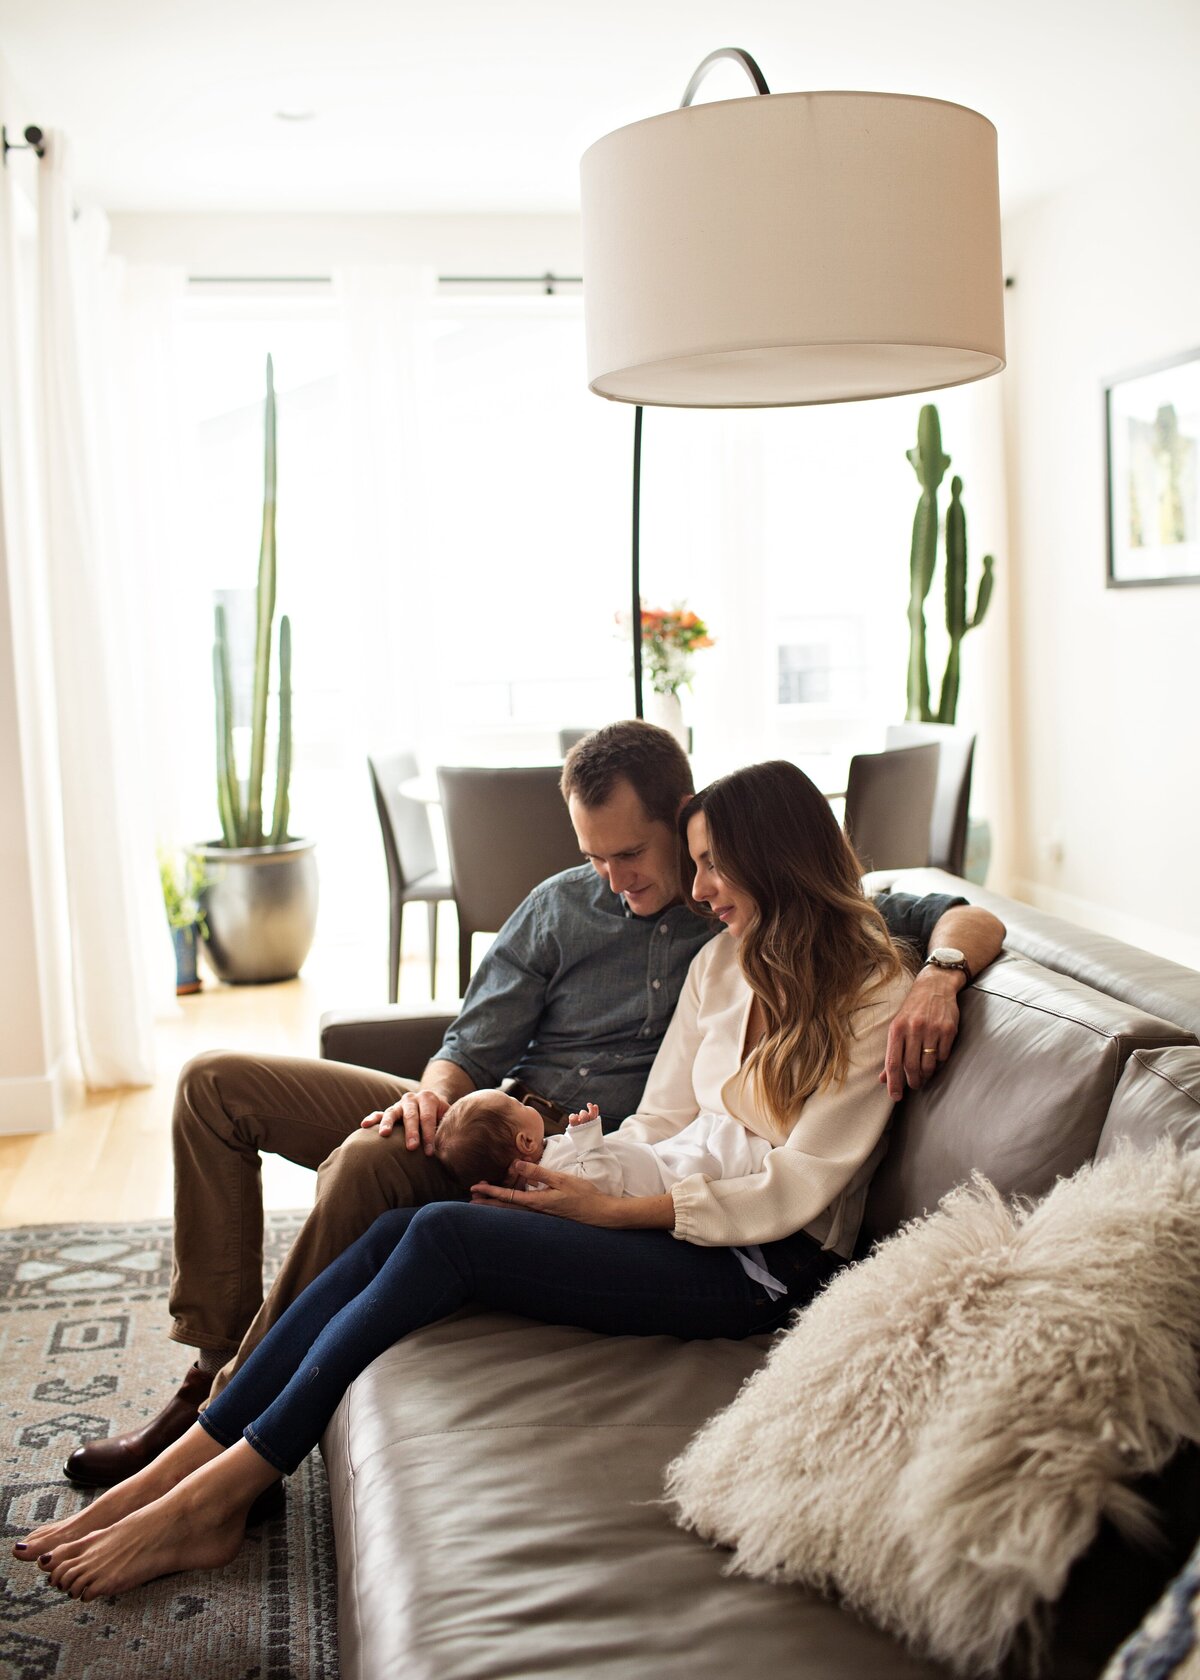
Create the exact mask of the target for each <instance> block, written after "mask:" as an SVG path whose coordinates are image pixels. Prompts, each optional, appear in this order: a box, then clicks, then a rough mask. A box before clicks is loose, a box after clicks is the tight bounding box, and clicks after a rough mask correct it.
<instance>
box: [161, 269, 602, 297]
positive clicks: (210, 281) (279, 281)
mask: <svg viewBox="0 0 1200 1680" xmlns="http://www.w3.org/2000/svg"><path fill="white" fill-rule="evenodd" d="M188 284H189V285H191V286H329V285H332V284H333V277H332V275H329V274H189V275H188ZM582 284H583V276H582V275H581V274H551V273H546V274H439V275H438V285H439V286H544V287H545V290H546V296H547V297H553V296H554V288H555V287H556V286H582Z"/></svg>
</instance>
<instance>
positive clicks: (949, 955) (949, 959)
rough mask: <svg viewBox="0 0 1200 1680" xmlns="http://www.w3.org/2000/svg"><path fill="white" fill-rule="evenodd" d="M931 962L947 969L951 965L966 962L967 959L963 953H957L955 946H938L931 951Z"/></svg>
mask: <svg viewBox="0 0 1200 1680" xmlns="http://www.w3.org/2000/svg"><path fill="white" fill-rule="evenodd" d="M929 960H930V962H932V963H940V964H941V965H942V966H943V967H946V966H949V965H951V964H955V963H960V962H965V961H966V958H965V957H964V956H963V954H962V952H961V951H956V950H955V948H954V946H953V945H938V946H936V947H935V948H934V949H933V950H932V951H930V953H929Z"/></svg>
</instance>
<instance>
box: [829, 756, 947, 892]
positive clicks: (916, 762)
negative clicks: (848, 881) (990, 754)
mask: <svg viewBox="0 0 1200 1680" xmlns="http://www.w3.org/2000/svg"><path fill="white" fill-rule="evenodd" d="M938 752H939V749H938V746H937V744H936V743H935V742H932V741H931V742H929V743H928V744H927V745H925V746H920V747H901V748H898V749H897V750H895V751H892V752H880V753H856V754H855V756H854V757H853V758H852V759H851V760H850V774H849V777H848V779H847V782H846V814H845V819H844V821H845V828H846V833H847V835H848V836H849V839H850V844H851V845H852V846H853V847H854V850H855V851H856V852H857V854H858V860H859V862H860V863H861V865H862V870H863V874H864V875H865V874H866V873H867V872H868V871H869V870H872V869H915V868H920V867H921V866H923V865H925V864H927V863H928V862H929V824H930V819H931V817H932V815H933V796H934V790H935V788H936V786H937V775H938Z"/></svg>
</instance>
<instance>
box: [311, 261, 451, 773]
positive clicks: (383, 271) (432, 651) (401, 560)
mask: <svg viewBox="0 0 1200 1680" xmlns="http://www.w3.org/2000/svg"><path fill="white" fill-rule="evenodd" d="M333 278H334V289H335V293H336V295H337V298H338V301H339V303H340V305H341V310H342V318H343V321H344V324H345V335H346V336H345V344H346V371H345V378H344V380H343V384H342V395H343V420H344V424H343V438H344V440H345V446H346V450H347V471H348V480H349V490H350V497H349V505H348V509H347V512H348V519H347V539H348V540H347V545H346V552H345V554H344V555H342V556H340V557H339V566H338V570H339V592H340V593H342V594H344V595H346V596H348V598H349V599H350V600H352V601H354V602H355V603H356V614H355V620H356V628H355V638H356V642H357V646H356V647H355V648H354V649H353V650H349V649H348V650H347V652H348V653H349V654H350V657H349V658H348V660H347V663H346V666H345V669H346V670H347V671H348V672H349V671H352V672H353V673H354V676H353V679H352V680H353V683H354V686H355V688H356V691H357V692H356V694H355V697H354V703H353V704H352V707H351V711H352V714H353V715H354V716H355V717H356V718H358V719H360V720H365V722H366V725H367V734H368V736H369V737H370V738H371V739H373V740H374V742H375V743H376V744H378V745H380V746H384V745H387V746H391V747H392V748H393V749H394V748H395V747H397V746H401V745H411V744H412V743H414V742H415V741H416V740H417V738H418V736H419V734H420V733H421V718H420V710H421V706H422V694H423V693H427V692H428V690H427V679H430V678H432V676H433V673H434V672H435V670H436V659H435V655H436V652H437V649H436V647H435V646H434V645H433V643H432V640H431V638H430V637H429V636H428V634H427V633H426V626H428V625H429V624H430V623H432V617H431V615H430V613H429V610H428V608H429V600H430V595H431V593H432V594H434V595H436V591H437V579H436V576H434V575H433V573H434V571H435V567H434V565H433V564H432V562H433V555H432V553H431V550H430V545H429V526H428V523H427V499H428V497H427V490H426V484H427V478H428V474H427V470H426V463H425V460H424V454H423V450H424V442H425V434H424V430H423V428H422V425H421V407H422V402H423V399H424V397H425V395H426V393H427V390H428V385H429V379H430V354H429V350H430V341H429V301H430V299H431V298H432V296H433V292H434V288H435V284H436V274H435V272H434V271H433V270H432V269H426V268H422V267H418V266H417V265H415V264H410V265H405V264H391V265H375V266H363V267H354V268H343V269H339V270H337V271H336V272H335V274H334V277H333ZM399 627H403V628H402V631H401V634H400V635H399V636H398V635H397V630H398V628H399Z"/></svg>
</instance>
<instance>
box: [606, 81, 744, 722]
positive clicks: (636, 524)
mask: <svg viewBox="0 0 1200 1680" xmlns="http://www.w3.org/2000/svg"><path fill="white" fill-rule="evenodd" d="M722 59H731V60H732V61H733V63H735V64H739V65H741V67H742V69H743V70H744V71H745V72H746V74H747V76H748V77H749V78H750V80H751V82H752V83H753V84H754V91H755V93H770V91H771V90H770V88H769V87H768V86H767V79H766V77H765V76H764V75H763V73H762V71H761V70H760V69H759V67H758V65H757V63H756V62H755V61H754V59H753V58H751V56H750V54H749V53H748V52H745V51H743V49H742V48H741V47H718V48H717V50H716V51H715V52H710V53H709V55H708V57H707V58H705V59H702V60H701V62H700V63H699V64H698V65H697V66H696V68H695V70H694V71H693V72H692V75H691V79H690V80H689V82H688V85H687V87H686V88H684V90H683V98H682V99H681V100H680V101H679V109H680V110H681V111H683V110H686V109H687V107H688V106H689V105H690V104H691V103H692V101H693V99H695V97H696V94H697V92H698V90H699V88H700V84H701V82H703V80H704V78H705V77H706V76H707V75H708V73H709V71H710V70H711V69H712V68H713V66H714V65H716V64H719V63H720V61H721V60H722ZM641 532H642V405H641V404H640V403H639V404H638V405H637V407H636V408H635V409H634V411H633V533H632V550H631V560H630V581H631V597H630V612H629V623H630V634H631V635H632V637H633V715H634V717H638V718H640V717H644V716H645V712H644V710H643V707H642V535H641Z"/></svg>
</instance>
